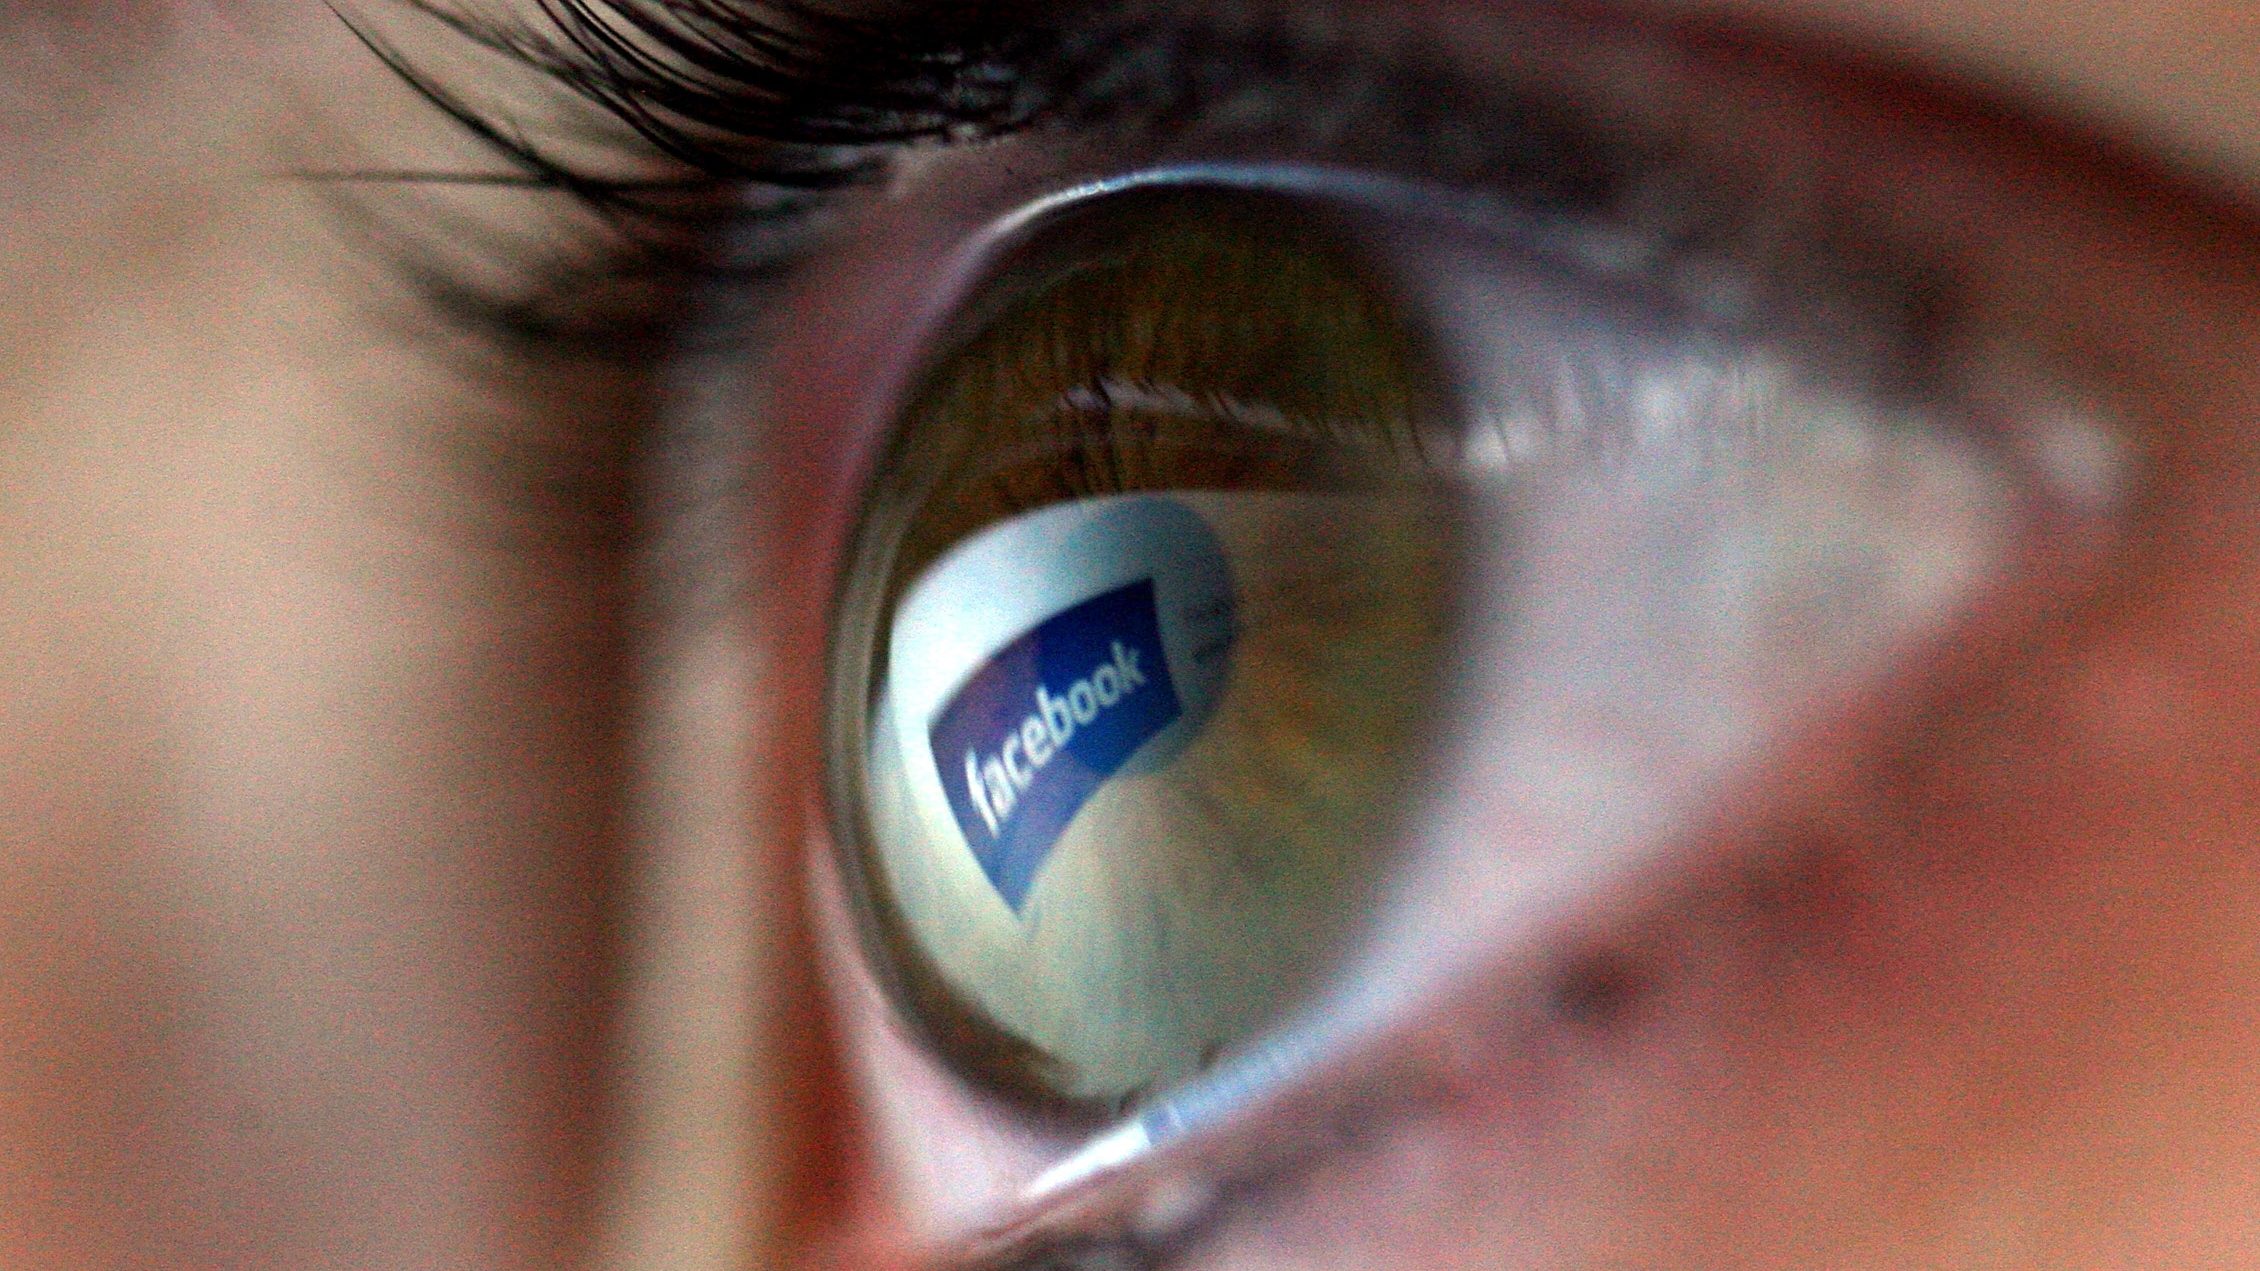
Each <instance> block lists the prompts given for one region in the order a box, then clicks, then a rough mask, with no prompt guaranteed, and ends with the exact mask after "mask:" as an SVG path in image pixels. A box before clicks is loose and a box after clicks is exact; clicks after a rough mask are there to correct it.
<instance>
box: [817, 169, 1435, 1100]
mask: <svg viewBox="0 0 2260 1271" xmlns="http://www.w3.org/2000/svg"><path fill="white" fill-rule="evenodd" d="M1454 413H1455V412H1454V408H1453V403H1452V401H1451V398H1450V394H1449V392H1448V391H1447V386H1446V382H1445V380H1444V378H1443V376H1442V375H1441V373H1440V372H1439V370H1438V369H1437V367H1436V366H1435V364H1434V363H1433V362H1432V361H1431V359H1430V357H1429V356H1428V354H1427V352H1426V350H1425V348H1424V346H1423V343H1422V340H1421V338H1420V335H1419V333H1418V331H1417V328H1416V327H1415V326H1414V325H1413V324H1412V323H1410V322H1408V321H1407V320H1406V319H1405V317H1404V316H1403V312H1402V308H1401V306H1400V305H1399V304H1398V303H1397V301H1396V300H1395V299H1394V298H1393V296H1392V295H1391V294H1390V292H1389V289H1388V288H1387V287H1386V286H1384V285H1383V284H1382V283H1381V282H1380V280H1379V278H1378V276H1377V275H1376V274H1374V273H1373V272H1372V271H1370V270H1368V269H1367V268H1366V267H1365V265H1364V263H1363V262H1362V260H1361V257H1360V255H1359V251H1358V249H1357V248H1356V247H1355V246H1353V244H1352V242H1351V241H1350V238H1349V237H1348V236H1347V235H1345V234H1343V233H1341V232H1340V231H1339V230H1338V229H1337V228H1336V227H1335V226H1334V225H1332V224H1330V223H1329V221H1328V219H1327V217H1326V216H1325V215H1323V214H1321V213H1320V212H1317V211H1314V210H1312V209H1308V208H1305V207H1302V206H1299V205H1297V204H1295V203H1294V202H1292V201H1290V200H1289V199H1287V198H1286V197H1284V196H1279V195H1266V194H1260V193H1252V192H1239V193H1235V192H1231V191H1223V190H1214V189H1211V190H1183V189H1180V190H1153V191H1146V192H1141V193H1134V194H1128V195H1120V196H1116V197H1114V198H1110V199H1106V200H1102V201H1098V202H1095V203H1093V204H1089V205H1085V206H1082V207H1080V208H1077V209H1073V210H1070V211H1067V212H1065V213H1062V214H1059V215H1058V216H1057V217H1056V218H1055V219H1054V220H1053V221H1051V222H1050V223H1048V224H1046V225H1043V226H1041V227H1040V228H1038V229H1037V230H1036V231H1035V232H1033V233H1032V234H1031V235H1030V236H1029V237H1028V238H1027V239H1026V241H1024V242H1023V243H1022V244H1020V245H1019V246H1018V247H1017V248H1016V249H1015V250H1014V251H1013V252H1011V254H1010V255H1009V256H1008V258H1007V259H1005V260H1004V261H1002V262H1001V263H1000V264H999V265H998V267H997V268H996V269H995V270H994V271H993V272H992V274H991V275H990V277H989V279H988V281H987V282H986V283H985V284H984V285H983V286H982V287H981V288H979V289H978V290H977V291H976V292H975V293H974V294H973V295H971V296H970V297H969V299H968V300H967V302H966V303H965V305H964V307H963V309H962V311H961V313H960V314H959V316H958V319H957V321H956V323H955V325H954V328H953V329H952V331H951V332H950V334H949V336H948V338H947V339H945V341H944V342H943V344H942V352H941V354H940V356H939V358H938V359H937V360H936V361H935V362H934V363H933V364H932V367H931V370H930V371H929V373H928V374H927V375H926V377H925V379H924V380H923V382H922V384H921V386H920V387H919V389H918V390H917V392H916V393H915V395H914V397H913V399H912V401H911V402H910V403H909V405H908V407H907V408H906V409H905V410H904V412H903V417H902V422H901V425H900V429H899V432H898V434H897V438H896V441H895V444H894V447H893V449H892V451H891V453H890V454H889V455H888V456H887V458H886V460H885V462H884V465H883V467H882V469H881V475H880V477H879V479H878V481H877V483H876V486H875V488H874V489H873V491H872V492H871V495H870V500H869V503H868V506H867V513H866V519H865V523H864V524H863V526H862V527H861V530H860V533H859V535H858V539H857V543H856V547H855V555H854V557H853V559H852V561H851V563H850V566H849V569H850V573H849V578H850V585H849V589H848V591H847V593H846V596H845V600H844V605H843V612H842V615H841V622H840V627H839V630H840V631H841V633H842V634H841V638H840V641H839V644H838V647H837V649H836V651H835V656H836V658H837V661H836V665H835V672H834V697H835V701H834V712H835V717H834V752H833V770H834V774H835V784H836V787H837V788H836V791H835V793H836V796H837V798H838V801H839V804H840V813H841V819H842V821H843V822H844V824H845V828H846V830H847V834H846V837H847V839H848V841H849V842H850V844H852V850H853V853H854V856H855V859H854V861H853V866H854V869H853V876H854V877H855V878H856V879H857V882H858V884H859V886H860V889H861V894H860V896H859V897H858V899H859V900H860V902H861V905H862V908H863V917H864V918H865V920H866V927H867V933H868V934H869V935H870V936H871V937H872V941H873V943H874V945H875V946H876V948H877V950H878V951H879V955H880V960H881V961H882V963H883V966H882V968H881V971H882V975H883V976H885V977H886V978H889V979H891V980H892V983H893V987H894V988H895V990H896V991H897V994H898V997H899V998H900V999H901V1000H902V1001H903V1003H904V1005H905V1006H906V1007H907V1008H908V1009H909V1010H910V1012H911V1013H912V1015H913V1016H914V1017H915V1018H916V1019H917V1020H918V1022H920V1023H921V1024H922V1025H923V1026H924V1027H925V1029H926V1030H927V1032H928V1033H929V1035H930V1037H931V1038H932V1040H933V1041H934V1043H935V1044H936V1045H937V1046H938V1047H940V1049H941V1050H942V1051H943V1052H944V1053H945V1054H947V1055H949V1056H950V1057H951V1058H952V1059H954V1060H955V1061H956V1062H957V1063H958V1064H959V1065H960V1066H961V1067H962V1068H964V1069H966V1070H967V1071H969V1072H971V1073H973V1074H975V1075H977V1076H979V1077H982V1078H984V1079H987V1080H989V1081H991V1082H993V1083H996V1084H998V1085H1001V1086H1003V1087H1005V1088H1008V1089H1011V1090H1014V1091H1016V1092H1019V1093H1021V1094H1024V1095H1027V1096H1031V1097H1035V1098H1038V1099H1041V1100H1046V1101H1055V1102H1064V1103H1069V1104H1075V1105H1084V1106H1092V1107H1098V1108H1112V1107H1118V1106H1121V1105H1123V1104H1126V1103H1129V1102H1135V1101H1137V1100H1138V1099H1139V1098H1141V1097H1143V1096H1145V1095H1147V1094H1150V1093H1152V1092H1154V1091H1156V1090H1159V1089H1161V1088H1164V1087H1166V1086H1168V1085H1170V1084H1172V1083H1174V1082H1177V1081H1179V1080H1181V1079H1183V1078H1186V1077H1188V1076H1191V1075H1193V1074H1195V1073H1197V1072H1199V1071H1201V1070H1202V1069H1203V1068H1205V1067H1207V1066H1209V1065H1211V1064H1213V1063H1215V1062H1217V1061H1218V1060H1219V1059H1220V1058H1223V1057H1225V1056H1226V1055H1229V1054H1230V1053H1232V1051H1233V1050H1234V1048H1235V1047H1237V1046H1239V1045H1241V1044H1243V1043H1245V1042H1246V1041H1248V1040H1249V1039H1250V1038H1251V1037H1253V1036H1254V1035H1256V1034H1257V1033H1258V1032H1259V1031H1260V1030H1261V1029H1262V1028H1263V1027H1264V1026H1265V1025H1266V1024H1268V1023H1270V1022H1272V1021H1273V1020H1275V1019H1277V1018H1278V1017H1279V1016H1280V1015H1281V1014H1282V1012H1283V1011H1284V1010H1285V1009H1286V1008H1288V1007H1291V1006H1292V1005H1293V1004H1294V1003H1295V1002H1296V1001H1297V1000H1298V999H1300V998H1301V997H1303V996H1304V995H1305V994H1306V993H1307V992H1308V991H1309V990H1310V988H1311V987H1312V986H1313V985H1314V984H1315V983H1316V981H1317V979H1318V978H1319V977H1320V976H1322V975H1323V974H1324V973H1325V972H1326V971H1327V970H1328V969H1329V967H1330V966H1331V965H1332V964H1333V963H1334V962H1336V961H1337V960H1338V956H1339V954H1340V953H1341V952H1342V945H1343V942H1344V940H1345V939H1346V938H1347V936H1348V934H1349V932H1350V930H1351V928H1352V927H1353V925H1354V924H1355V921H1356V919H1357V918H1358V917H1359V915H1361V914H1362V913H1364V912H1366V911H1367V910H1369V909H1370V907H1371V906H1370V892H1371V888H1372V887H1373V885H1374V883H1375V882H1376V880H1378V879H1380V878H1382V877H1384V876H1385V875H1386V873H1387V872H1388V871H1387V868H1386V860H1385V857H1386V856H1387V854H1388V852H1389V846H1390V844H1391V843H1393V842H1394V841H1396V840H1397V839H1398V838H1399V837H1401V836H1400V835H1399V834H1398V832H1397V824H1396V822H1397V820H1398V818H1399V817H1400V814H1401V813H1402V811H1403V809H1404V808H1405V806H1406V800H1405V792H1406V791H1407V789H1408V788H1410V786H1411V785H1412V784H1413V775H1414V772H1415V770H1416V768H1417V765H1418V764H1419V762H1420V760H1421V758H1422V756H1423V755H1424V754H1425V751H1424V748H1423V747H1424V741H1425V739H1426V738H1427V737H1428V736H1429V735H1430V732H1429V730H1428V728H1427V727H1426V722H1427V720H1428V717H1429V709H1428V708H1429V705H1430V703H1431V700H1432V699H1433V697H1434V695H1435V691H1436V682H1437V679H1438V675H1439V671H1440V668H1441V665H1442V653H1443V650H1444V648H1445V647H1446V645H1447V643H1448V635H1449V632H1448V630H1447V628H1448V624H1449V621H1450V616H1451V614H1452V613H1453V612H1454V609H1455V605H1454V597H1455V595H1456V593H1457V591H1458V581H1457V580H1458V574H1459V570H1460V567H1461V560H1462V557H1463V555H1464V553H1463V548H1462V525H1461V517H1460V513H1459V499H1458V496H1457V495H1456V494H1455V492H1454V490H1453V488H1452V486H1451V485H1450V484H1449V483H1448V482H1446V481H1445V480H1444V479H1443V478H1442V476H1441V474H1440V473H1439V472H1438V471H1437V469H1436V465H1435V464H1433V463H1432V462H1431V460H1430V454H1431V451H1433V450H1435V449H1437V448H1438V447H1439V446H1440V445H1441V444H1442V443H1443V440H1444V439H1445V438H1447V437H1448V436H1449V431H1448V425H1449V421H1451V420H1452V419H1453V418H1454Z"/></svg>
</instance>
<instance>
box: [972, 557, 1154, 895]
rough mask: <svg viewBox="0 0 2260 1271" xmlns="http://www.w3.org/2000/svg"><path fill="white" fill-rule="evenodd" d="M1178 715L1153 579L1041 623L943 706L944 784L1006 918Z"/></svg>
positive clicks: (1136, 583) (993, 660) (1005, 648)
mask: <svg viewBox="0 0 2260 1271" xmlns="http://www.w3.org/2000/svg"><path fill="white" fill-rule="evenodd" d="M1179 713H1180V706H1179V703H1178V699H1177V688H1176V685H1175V684H1174V683H1173V682H1172V681H1171V680H1170V677H1169V664H1168V662H1167V660H1166V659H1165V657H1164V655H1163V653H1162V643H1161V626H1160V622H1159V620H1158V618H1157V616H1156V613H1155V607H1154V584H1153V580H1152V579H1150V578H1147V579H1141V580H1140V581H1138V582H1134V583H1131V584H1130V585H1129V586H1127V587H1119V588H1116V589H1115V590H1113V591H1110V592H1106V593H1105V594H1103V595H1098V596H1094V597H1092V598H1091V599H1089V600H1086V601H1084V602H1082V603H1081V604H1078V605H1075V606H1074V607H1072V608H1069V609H1066V610H1063V611H1062V612H1060V613H1057V614H1054V615H1053V616H1051V617H1050V618H1047V619H1045V620H1044V621H1043V622H1042V623H1039V624H1038V625H1037V626H1036V627H1035V628H1034V629H1033V630H1031V631H1029V632H1028V633H1027V634H1025V635H1022V636H1021V637H1020V638H1018V639H1016V640H1014V641H1013V642H1012V643H1010V644H1008V645H1006V646H1005V647H1004V648H1002V649H1000V650H998V651H997V654H996V656H994V657H992V658H991V659H989V661H988V663H987V664H986V665H984V666H983V667H982V668H981V669H980V670H979V671H977V672H975V673H974V675H973V678H972V679H970V680H968V681H967V682H966V683H965V686H964V687H963V688H960V689H959V690H958V691H957V695H956V696H955V697H953V698H951V699H950V701H949V703H948V704H947V705H945V706H944V707H943V708H942V711H941V713H940V714H939V715H938V716H936V717H935V719H934V724H933V727H932V729H931V730H929V733H928V737H929V740H930V742H931V744H932V746H933V753H934V764H935V767H936V769H937V770H938V771H939V772H940V774H941V778H942V788H943V789H944V790H946V791H948V793H949V801H950V810H951V811H952V812H954V813H955V814H956V816H957V824H958V828H959V829H960V830H962V831H963V832H964V834H965V841H966V842H967V843H968V844H969V845H971V847H972V849H973V856H974V859H975V860H977V861H979V862H980V865H981V872H982V873H984V874H986V875H988V878H989V882H990V883H991V884H992V885H993V886H995V887H996V889H997V894H998V895H1000V896H1002V897H1004V901H1005V903H1006V904H1007V905H1009V906H1011V907H1012V910H1013V912H1015V913H1018V912H1019V911H1020V908H1021V906H1022V905H1023V904H1024V903H1026V901H1027V898H1028V891H1029V888H1031V887H1032V886H1034V884H1035V881H1036V874H1037V872H1038V871H1039V870H1041V869H1042V868H1043V865H1044V861H1045V859H1046V858H1047V857H1048V856H1049V855H1050V854H1051V850H1052V846H1053V844H1055V843H1057V842H1058V841H1059V836H1060V835H1061V833H1063V832H1064V831H1065V830H1066V829H1067V826H1068V823H1069V822H1071V821H1073V820H1074V819H1075V814H1076V813H1077V812H1078V811H1080V810H1082V807H1083V804H1084V802H1085V801H1086V800H1088V799H1089V798H1090V797H1091V794H1092V792H1094V791H1096V790H1097V789H1098V788H1099V787H1100V786H1101V785H1103V784H1105V782H1106V780H1107V778H1109V777H1112V776H1113V775H1114V774H1115V773H1116V772H1117V771H1119V770H1120V769H1121V767H1122V765H1123V764H1125V763H1127V762H1128V761H1129V759H1130V757H1131V756H1132V755H1134V754H1136V753H1137V751H1138V748H1139V747H1140V746H1143V745H1145V744H1146V743H1147V742H1148V741H1150V740H1152V739H1153V737H1154V736H1155V735H1156V734H1158V733H1160V732H1161V731H1162V730H1163V729H1165V728H1167V727H1169V725H1170V724H1171V723H1173V722H1175V721H1176V719H1177V717H1178V714H1179Z"/></svg>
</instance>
